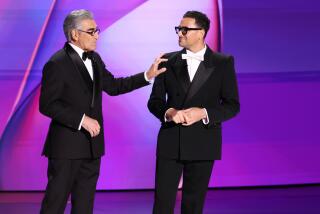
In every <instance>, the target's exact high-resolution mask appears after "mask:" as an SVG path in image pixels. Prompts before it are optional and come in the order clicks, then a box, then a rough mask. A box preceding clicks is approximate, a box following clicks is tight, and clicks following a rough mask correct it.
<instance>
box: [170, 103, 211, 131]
mask: <svg viewBox="0 0 320 214" xmlns="http://www.w3.org/2000/svg"><path fill="white" fill-rule="evenodd" d="M206 117H207V115H206V111H205V110H204V109H203V108H198V107H192V108H188V109H184V110H176V109H174V108H170V109H168V111H167V112H166V119H167V120H168V121H173V122H175V123H176V124H182V125H183V126H190V125H192V124H194V123H196V122H198V121H200V120H202V119H205V118H206Z"/></svg>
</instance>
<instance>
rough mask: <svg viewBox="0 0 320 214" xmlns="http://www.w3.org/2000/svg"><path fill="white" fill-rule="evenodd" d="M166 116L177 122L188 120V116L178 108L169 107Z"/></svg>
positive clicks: (169, 119)
mask: <svg viewBox="0 0 320 214" xmlns="http://www.w3.org/2000/svg"><path fill="white" fill-rule="evenodd" d="M165 117H166V119H167V120H168V121H173V122H175V123H176V124H179V123H185V122H186V116H185V114H184V112H183V110H176V109H174V108H169V109H168V110H167V112H166V115H165Z"/></svg>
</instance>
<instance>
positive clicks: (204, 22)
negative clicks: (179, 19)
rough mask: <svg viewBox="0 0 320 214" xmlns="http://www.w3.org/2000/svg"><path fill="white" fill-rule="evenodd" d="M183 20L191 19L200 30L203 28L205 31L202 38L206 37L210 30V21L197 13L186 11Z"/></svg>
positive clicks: (202, 14)
mask: <svg viewBox="0 0 320 214" xmlns="http://www.w3.org/2000/svg"><path fill="white" fill-rule="evenodd" d="M183 18H193V19H195V21H196V25H197V26H198V27H200V28H203V29H204V31H205V34H204V37H206V36H207V33H208V31H209V28H210V20H209V18H208V17H207V15H206V14H204V13H201V12H199V11H195V10H192V11H187V12H186V13H185V14H184V15H183Z"/></svg>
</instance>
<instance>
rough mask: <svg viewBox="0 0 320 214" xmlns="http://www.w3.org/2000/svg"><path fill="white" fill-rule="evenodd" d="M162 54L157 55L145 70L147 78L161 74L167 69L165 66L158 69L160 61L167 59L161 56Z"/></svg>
mask: <svg viewBox="0 0 320 214" xmlns="http://www.w3.org/2000/svg"><path fill="white" fill-rule="evenodd" d="M162 56H163V54H161V55H160V56H158V57H157V58H156V59H155V60H154V62H153V63H152V65H151V66H150V68H149V70H148V71H147V73H146V75H147V78H148V80H151V79H153V78H155V77H156V76H158V75H159V74H161V73H163V72H165V71H166V70H167V69H166V68H161V69H159V64H160V63H162V62H166V61H168V59H164V58H161V57H162Z"/></svg>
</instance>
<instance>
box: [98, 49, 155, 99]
mask: <svg viewBox="0 0 320 214" xmlns="http://www.w3.org/2000/svg"><path fill="white" fill-rule="evenodd" d="M97 56H98V55H97ZM97 58H98V60H99V64H100V66H102V68H103V69H102V70H103V73H102V88H103V91H105V92H106V93H107V94H109V95H110V96H116V95H119V94H124V93H128V92H131V91H133V90H135V89H138V88H141V87H143V86H146V85H149V84H150V83H149V82H147V81H146V80H145V78H144V72H141V73H138V74H135V75H132V76H128V77H120V78H115V77H114V76H113V74H112V73H111V72H109V71H108V70H107V69H106V66H105V64H104V62H103V61H102V60H101V58H100V56H98V57H97Z"/></svg>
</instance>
